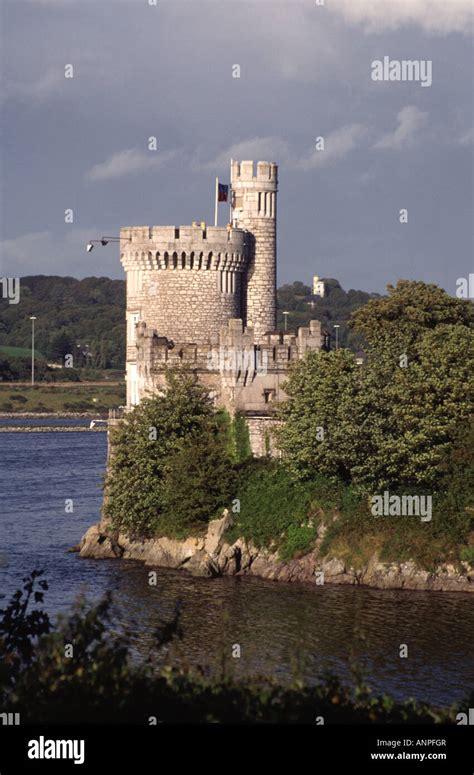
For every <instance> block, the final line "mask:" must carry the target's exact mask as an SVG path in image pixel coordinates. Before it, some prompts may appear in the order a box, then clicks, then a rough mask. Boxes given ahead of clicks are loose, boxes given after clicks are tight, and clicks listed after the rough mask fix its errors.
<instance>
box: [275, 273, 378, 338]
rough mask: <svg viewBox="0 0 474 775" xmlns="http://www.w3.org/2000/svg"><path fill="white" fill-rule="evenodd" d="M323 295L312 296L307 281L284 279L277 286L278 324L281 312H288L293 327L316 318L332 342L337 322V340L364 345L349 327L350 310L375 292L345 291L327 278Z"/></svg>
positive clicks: (282, 317) (291, 327)
mask: <svg viewBox="0 0 474 775" xmlns="http://www.w3.org/2000/svg"><path fill="white" fill-rule="evenodd" d="M324 283H325V295H324V296H323V297H322V298H321V297H319V296H313V294H312V291H311V288H310V287H309V285H305V284H304V283H302V282H294V283H288V284H287V285H282V286H281V287H280V288H278V290H277V307H278V328H280V329H283V328H284V325H285V323H284V316H283V312H284V311H286V312H289V313H290V314H289V315H288V328H289V329H290V330H296V329H297V328H298V327H299V326H307V325H308V323H309V321H310V320H312V319H314V320H320V321H321V323H322V325H323V328H324V329H326V330H327V331H328V333H329V334H330V335H331V337H332V344H333V346H335V329H334V325H335V324H337V325H339V326H340V328H339V332H338V344H339V345H341V346H342V347H349V348H351V349H352V350H354V351H357V350H359V349H361V347H363V346H364V338H363V336H362V335H361V334H360V333H359V332H356V331H354V330H352V329H351V328H350V327H349V325H348V324H349V320H350V317H351V314H352V313H353V312H354V311H355V310H357V309H358V308H359V307H361V306H362V305H364V304H366V303H367V302H368V301H370V300H371V299H377V298H380V297H379V294H378V293H366V292H365V291H355V290H350V291H345V290H344V289H343V288H341V286H340V284H339V282H338V281H337V280H334V279H327V280H325V281H324Z"/></svg>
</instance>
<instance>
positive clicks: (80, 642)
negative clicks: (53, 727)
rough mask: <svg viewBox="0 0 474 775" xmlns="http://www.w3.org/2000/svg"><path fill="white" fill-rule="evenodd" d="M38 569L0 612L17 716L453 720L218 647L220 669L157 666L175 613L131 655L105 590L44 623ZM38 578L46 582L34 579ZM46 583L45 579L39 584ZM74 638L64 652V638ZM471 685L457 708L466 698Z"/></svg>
mask: <svg viewBox="0 0 474 775" xmlns="http://www.w3.org/2000/svg"><path fill="white" fill-rule="evenodd" d="M40 575H41V573H40V572H33V574H32V576H31V577H30V578H28V579H25V591H26V594H25V592H21V591H19V592H17V593H16V594H15V596H14V598H13V599H12V601H11V602H10V604H9V605H8V606H7V608H6V609H5V611H2V612H1V613H2V614H3V616H2V618H1V619H0V657H1V660H0V704H1V706H2V707H3V708H8V710H9V712H12V713H14V712H21V718H22V723H34V722H36V723H38V722H39V721H41V723H72V722H76V723H78V722H79V723H80V722H88V723H106V722H113V723H120V722H129V723H138V724H148V723H150V722H149V719H150V717H154V718H155V719H157V720H159V721H161V722H213V723H215V722H226V723H255V722H264V723H287V724H288V723H300V724H301V723H310V724H314V723H315V720H316V717H317V716H322V717H323V718H324V723H326V724H330V723H333V724H335V723H352V724H354V723H365V724H367V723H368V724H370V723H387V724H394V723H406V724H417V723H442V722H445V723H448V722H451V723H455V719H456V713H457V712H458V709H457V708H454V707H453V708H450V709H438V708H435V707H431V706H429V705H427V704H423V703H417V702H415V701H412V700H408V701H405V702H396V701H395V700H393V699H392V698H390V697H389V696H387V695H383V696H374V695H373V694H372V693H371V691H370V689H369V688H368V687H367V686H364V685H362V684H361V683H360V682H359V683H358V684H357V685H356V687H355V688H351V687H348V686H345V685H343V684H342V683H341V682H340V681H339V680H338V679H337V678H336V677H334V676H325V677H322V678H321V679H320V680H319V683H318V684H317V685H316V686H311V687H308V686H304V685H303V684H302V682H301V681H300V680H299V679H298V678H297V677H295V678H294V680H293V682H292V684H291V685H289V686H281V685H278V684H277V683H276V682H274V681H271V680H268V679H265V678H259V677H254V678H251V679H246V680H240V681H237V680H235V679H234V678H233V677H232V674H231V670H230V662H231V660H230V659H229V660H227V659H226V656H227V655H226V654H223V655H222V659H221V665H222V667H221V669H220V673H219V674H218V675H212V674H211V673H210V672H209V670H207V669H201V670H199V671H193V670H191V669H190V668H189V667H188V666H187V665H186V664H185V663H184V662H182V661H181V662H180V661H179V660H178V662H175V664H174V666H172V665H171V663H170V662H168V663H167V664H165V666H161V667H158V666H157V665H156V661H155V658H156V656H157V654H158V653H159V651H160V650H161V649H162V648H163V647H164V646H169V645H170V643H172V642H173V641H174V640H179V639H181V638H182V637H183V634H182V633H181V631H180V624H179V615H178V614H176V615H175V617H174V619H173V620H172V621H171V622H168V623H166V624H164V625H163V627H161V629H160V631H159V632H157V633H156V648H155V649H152V650H151V652H150V654H149V657H148V659H147V661H146V662H145V663H142V664H137V663H136V660H132V658H131V649H130V646H129V644H128V642H127V641H126V640H125V639H124V638H123V637H121V636H119V635H117V627H116V626H114V622H113V621H112V620H111V599H110V596H107V597H106V598H105V599H104V600H103V601H102V602H100V603H99V604H98V605H96V606H95V607H89V606H87V605H86V604H85V603H84V602H79V603H77V604H76V606H75V608H74V610H73V611H72V612H71V613H70V614H69V615H67V616H66V617H63V618H62V620H61V621H60V623H59V624H58V625H57V626H56V627H55V628H51V624H50V622H49V619H48V617H47V614H45V613H43V612H42V611H41V610H39V609H38V608H37V607H36V608H34V610H30V609H31V607H32V600H33V599H36V595H37V594H39V596H40V597H39V600H37V601H36V602H38V603H39V602H42V593H41V592H37V591H36V589H34V586H35V584H36V580H37V578H38V576H40ZM42 584H43V588H45V582H42ZM46 586H47V585H46ZM67 644H69V645H70V644H73V645H74V650H73V654H72V656H71V655H70V654H69V655H68V654H66V651H65V646H66V645H67ZM473 700H474V695H473V694H472V695H471V697H470V698H468V699H466V701H465V702H464V703H462V705H460V708H459V710H464V709H465V708H466V707H471V706H472V703H473Z"/></svg>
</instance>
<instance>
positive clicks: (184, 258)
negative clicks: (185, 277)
mask: <svg viewBox="0 0 474 775" xmlns="http://www.w3.org/2000/svg"><path fill="white" fill-rule="evenodd" d="M181 269H186V253H181Z"/></svg>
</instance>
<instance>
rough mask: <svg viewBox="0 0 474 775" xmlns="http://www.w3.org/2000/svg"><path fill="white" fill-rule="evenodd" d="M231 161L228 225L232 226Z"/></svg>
mask: <svg viewBox="0 0 474 775" xmlns="http://www.w3.org/2000/svg"><path fill="white" fill-rule="evenodd" d="M232 161H233V160H232V159H231V160H230V177H229V223H230V225H231V226H232Z"/></svg>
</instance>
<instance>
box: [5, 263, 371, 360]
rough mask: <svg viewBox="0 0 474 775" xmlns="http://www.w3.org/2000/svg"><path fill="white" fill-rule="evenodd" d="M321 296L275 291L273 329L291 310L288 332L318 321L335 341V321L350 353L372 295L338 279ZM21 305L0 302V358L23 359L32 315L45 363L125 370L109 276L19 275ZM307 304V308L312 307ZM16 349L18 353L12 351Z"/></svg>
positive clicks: (299, 288)
mask: <svg viewBox="0 0 474 775" xmlns="http://www.w3.org/2000/svg"><path fill="white" fill-rule="evenodd" d="M325 283H326V296H325V297H324V298H322V299H320V298H318V297H316V296H312V294H311V288H310V287H309V286H307V285H304V284H303V283H302V282H294V283H292V284H289V285H283V286H282V287H281V288H279V289H278V292H277V302H278V326H279V327H280V328H282V329H283V328H284V316H283V314H282V313H283V311H287V312H290V315H289V316H288V328H289V329H295V328H297V327H298V326H303V325H307V323H308V321H309V320H311V318H316V319H318V320H321V321H322V323H323V325H324V327H325V328H327V330H328V331H329V332H330V333H331V335H332V337H333V342H334V339H335V337H334V324H335V323H338V324H339V325H340V326H341V328H340V329H339V342H340V344H342V345H345V346H348V347H351V348H353V349H355V350H357V349H359V348H360V347H361V341H360V340H358V339H357V338H356V337H355V336H354V334H352V333H350V332H348V331H347V321H348V320H349V317H350V315H351V312H353V311H354V310H355V309H357V308H358V307H360V306H361V305H362V304H365V303H366V302H367V301H368V300H369V299H371V298H373V297H374V296H377V294H369V293H365V292H364V291H354V290H350V291H347V292H346V291H344V290H343V289H342V288H341V286H340V284H339V282H338V281H337V280H331V279H329V280H325ZM20 293H21V295H20V303H19V304H8V302H7V301H6V300H3V299H0V354H1V356H2V357H3V359H5V358H10V359H11V358H19V357H21V356H23V358H24V359H26V358H27V357H28V356H29V354H30V347H31V321H30V316H31V315H35V316H36V323H35V331H36V341H35V344H36V347H35V349H36V351H37V352H38V353H41V354H42V356H44V357H45V358H46V359H47V360H48V361H53V362H62V361H63V359H64V356H65V355H66V354H68V353H74V366H76V367H85V366H88V367H91V368H99V369H105V368H112V369H123V368H124V367H125V362H124V361H125V281H124V280H110V279H109V278H108V277H87V278H85V279H84V280H76V279H74V278H73V277H47V276H44V275H35V276H30V277H22V278H21V284H20ZM311 305H312V306H311ZM13 348H20V349H13Z"/></svg>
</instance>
